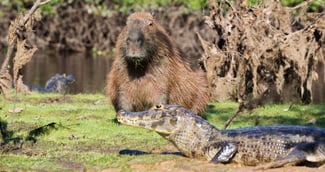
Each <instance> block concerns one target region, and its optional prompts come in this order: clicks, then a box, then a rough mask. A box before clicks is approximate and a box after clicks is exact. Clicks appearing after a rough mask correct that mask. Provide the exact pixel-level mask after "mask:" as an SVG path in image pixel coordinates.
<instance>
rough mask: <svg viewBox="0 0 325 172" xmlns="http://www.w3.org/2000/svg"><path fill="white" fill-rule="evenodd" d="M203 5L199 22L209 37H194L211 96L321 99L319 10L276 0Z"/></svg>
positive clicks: (323, 27)
mask: <svg viewBox="0 0 325 172" xmlns="http://www.w3.org/2000/svg"><path fill="white" fill-rule="evenodd" d="M225 5H227V6H228V7H229V8H228V10H226V11H225V10H224V6H225ZM209 6H210V16H206V17H205V22H206V23H207V24H208V25H209V27H210V28H211V29H213V30H214V31H215V33H216V37H215V39H214V40H215V41H210V42H207V41H205V40H203V39H202V38H201V37H200V35H199V38H200V41H201V44H202V47H203V49H204V55H203V59H202V60H203V63H204V67H205V68H206V70H207V76H208V82H209V86H210V89H211V99H212V100H214V101H222V100H229V99H232V100H238V101H239V102H243V101H247V102H253V104H255V105H256V104H259V103H261V102H263V101H265V100H271V101H277V102H279V101H280V102H297V101H298V102H304V103H309V102H312V101H313V102H321V101H322V102H324V100H325V97H324V96H323V95H324V94H325V93H324V84H325V76H324V70H325V69H324V65H325V59H324V52H325V50H324V43H325V15H324V13H307V12H305V6H303V5H300V6H299V9H298V8H295V7H294V8H289V7H283V6H281V5H280V4H279V3H278V2H270V3H269V4H261V5H260V6H258V7H252V8H245V7H241V6H240V5H238V6H234V5H232V4H229V3H226V1H225V2H223V1H219V3H218V4H216V3H215V1H210V4H209ZM317 88H318V89H317ZM322 96H323V97H322ZM252 100H254V101H252Z"/></svg>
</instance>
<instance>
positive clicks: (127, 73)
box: [105, 12, 209, 115]
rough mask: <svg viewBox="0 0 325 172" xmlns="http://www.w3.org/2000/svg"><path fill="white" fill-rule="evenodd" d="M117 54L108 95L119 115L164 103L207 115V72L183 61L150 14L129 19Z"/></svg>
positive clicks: (118, 45) (108, 81)
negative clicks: (119, 111)
mask: <svg viewBox="0 0 325 172" xmlns="http://www.w3.org/2000/svg"><path fill="white" fill-rule="evenodd" d="M115 51H116V52H115V53H116V57H115V60H114V63H113V65H112V68H111V71H110V72H109V74H108V77H107V78H108V79H107V83H106V88H105V92H106V94H107V96H108V97H109V98H110V99H111V102H112V104H113V106H114V108H115V110H116V111H118V110H120V109H125V110H128V111H142V110H146V109H149V108H150V107H152V106H153V105H156V104H159V103H164V104H177V105H183V106H184V107H186V108H188V109H190V110H192V111H193V112H194V113H197V114H199V115H202V114H203V113H204V111H205V108H206V105H207V103H208V100H209V97H208V84H207V79H206V76H205V74H204V72H203V71H202V70H201V69H200V68H197V69H194V68H192V67H191V65H190V63H189V62H188V61H186V60H184V58H183V57H181V54H180V51H179V50H178V48H177V47H176V45H175V43H174V42H173V40H172V39H171V38H170V37H169V36H168V34H167V33H166V31H165V30H164V29H163V28H162V27H161V26H160V25H159V24H158V23H157V22H156V21H155V20H154V17H153V16H152V15H151V14H150V13H146V12H136V13H133V14H131V15H130V16H129V17H128V19H127V24H126V26H125V27H124V29H123V30H122V32H121V33H120V35H119V37H118V40H117V42H116V50H115Z"/></svg>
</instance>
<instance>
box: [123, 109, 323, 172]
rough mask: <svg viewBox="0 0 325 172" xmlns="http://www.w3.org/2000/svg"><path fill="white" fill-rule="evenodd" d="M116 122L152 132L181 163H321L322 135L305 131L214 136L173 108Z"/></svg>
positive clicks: (254, 130) (284, 128) (126, 115)
mask: <svg viewBox="0 0 325 172" xmlns="http://www.w3.org/2000/svg"><path fill="white" fill-rule="evenodd" d="M117 120H118V121H119V122H120V123H122V124H126V125H131V126H137V127H141V128H146V129H149V130H153V131H156V132H157V133H158V134H160V135H161V136H162V137H164V138H165V139H167V140H169V141H170V142H172V143H173V144H174V145H175V146H176V147H177V148H178V150H179V151H180V152H181V153H182V154H184V155H185V156H187V157H191V158H198V159H203V160H207V161H210V162H213V163H229V162H236V163H240V164H243V165H251V166H256V165H257V168H258V169H267V168H276V167H281V166H284V165H296V164H299V163H302V162H311V163H314V164H317V165H322V164H323V163H324V162H325V129H322V128H315V127H308V126H293V125H279V126H256V127H248V128H239V129H229V130H219V129H217V128H215V127H214V126H213V125H211V124H209V123H208V121H206V120H204V119H203V118H202V117H200V116H198V115H196V114H194V113H193V112H191V111H190V110H188V109H185V108H184V107H182V106H178V105H156V106H155V107H153V108H151V109H149V110H146V111H140V112H128V111H125V110H120V111H119V112H118V113H117Z"/></svg>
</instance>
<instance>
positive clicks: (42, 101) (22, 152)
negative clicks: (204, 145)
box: [0, 93, 325, 171]
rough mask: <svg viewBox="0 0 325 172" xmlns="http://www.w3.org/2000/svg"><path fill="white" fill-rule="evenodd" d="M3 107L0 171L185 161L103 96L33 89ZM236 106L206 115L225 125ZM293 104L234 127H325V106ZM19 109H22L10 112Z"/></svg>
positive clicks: (126, 167)
mask: <svg viewBox="0 0 325 172" xmlns="http://www.w3.org/2000/svg"><path fill="white" fill-rule="evenodd" d="M0 107H1V111H0V128H1V135H0V136H1V137H0V143H1V146H0V152H1V153H2V154H1V155H0V156H1V158H0V169H2V170H5V171H6V170H9V171H10V170H14V171H15V170H47V171H53V170H56V171H70V170H80V171H81V170H84V169H88V170H89V169H92V170H100V169H107V168H113V169H120V170H123V171H130V169H131V166H133V164H134V163H141V164H154V163H157V162H163V161H168V160H169V161H171V160H175V158H176V159H177V160H182V159H186V158H182V157H180V156H176V155H172V153H173V152H175V151H177V150H176V149H175V148H174V147H173V146H172V145H171V144H170V143H168V142H167V141H166V140H164V139H163V138H162V137H160V136H159V135H158V134H156V133H155V132H151V131H147V130H144V129H141V128H134V127H130V126H124V125H119V124H118V123H116V120H115V112H114V109H113V107H112V106H110V105H109V104H108V102H107V101H106V97H104V95H102V94H78V95H66V96H62V95H58V94H39V93H32V94H30V95H26V96H25V95H18V96H16V97H12V99H11V100H5V99H1V102H0ZM237 107H238V104H237V103H235V102H222V103H211V104H210V106H209V109H208V111H207V113H206V118H207V120H208V121H210V122H211V123H212V124H214V125H215V126H217V127H218V128H222V127H223V125H224V123H225V122H226V121H227V119H228V118H229V117H230V116H231V115H232V114H233V113H234V112H235V111H236V110H237ZM289 107H290V105H286V104H281V105H277V104H268V105H265V106H263V107H260V108H257V109H255V110H252V111H246V112H244V113H241V114H240V115H239V116H238V117H237V118H236V119H235V120H234V121H233V123H232V125H230V128H237V127H246V126H252V125H254V124H256V123H258V125H270V124H297V125H311V124H308V123H309V122H308V121H309V120H311V119H316V126H318V127H325V115H324V114H325V106H322V105H309V106H307V105H296V104H295V105H292V106H291V107H290V108H289ZM19 108H21V109H22V111H20V112H18V113H10V112H9V111H10V110H12V109H19ZM288 108H289V109H288ZM36 131H37V132H38V133H37V132H36ZM28 138H32V139H28ZM162 152H170V154H162ZM132 155H139V156H132ZM140 155H141V156H140Z"/></svg>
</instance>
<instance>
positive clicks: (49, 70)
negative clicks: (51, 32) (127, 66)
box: [21, 50, 113, 94]
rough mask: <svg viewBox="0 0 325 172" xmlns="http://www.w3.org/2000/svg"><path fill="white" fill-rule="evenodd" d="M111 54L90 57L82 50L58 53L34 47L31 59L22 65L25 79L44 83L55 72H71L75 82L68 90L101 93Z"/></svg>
mask: <svg viewBox="0 0 325 172" xmlns="http://www.w3.org/2000/svg"><path fill="white" fill-rule="evenodd" d="M112 59H113V58H112V56H110V57H109V56H106V57H105V56H99V57H93V56H92V55H87V54H84V53H64V54H63V53H58V52H53V51H50V50H47V51H44V50H42V51H37V52H36V53H35V55H34V56H33V59H32V60H31V61H30V62H29V63H27V65H26V66H25V67H24V68H23V69H22V71H21V74H23V81H24V82H25V83H29V84H33V85H38V86H42V87H44V86H45V83H46V81H47V80H48V79H49V78H50V77H52V76H54V75H55V74H57V73H58V74H63V73H65V74H67V75H68V74H72V75H74V77H75V82H74V83H73V84H72V86H71V89H70V91H69V93H72V94H76V93H103V92H104V91H103V88H104V86H105V80H106V75H107V72H108V70H109V68H110V66H111V63H112Z"/></svg>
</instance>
